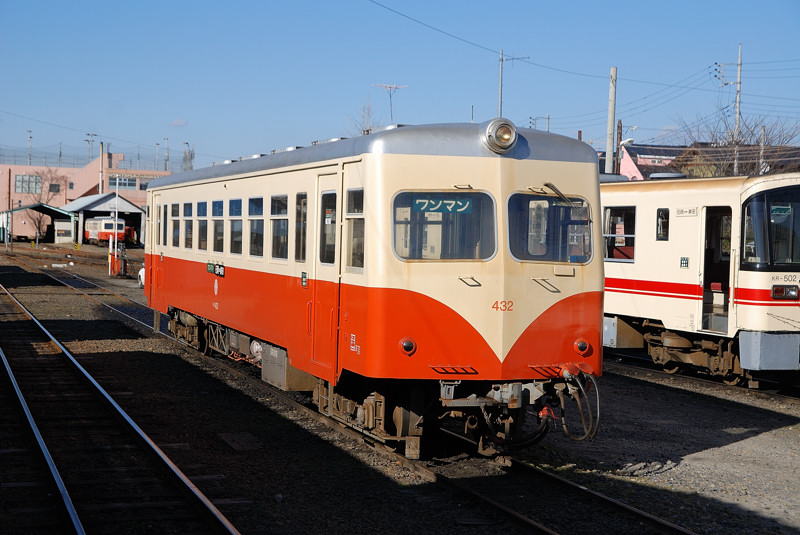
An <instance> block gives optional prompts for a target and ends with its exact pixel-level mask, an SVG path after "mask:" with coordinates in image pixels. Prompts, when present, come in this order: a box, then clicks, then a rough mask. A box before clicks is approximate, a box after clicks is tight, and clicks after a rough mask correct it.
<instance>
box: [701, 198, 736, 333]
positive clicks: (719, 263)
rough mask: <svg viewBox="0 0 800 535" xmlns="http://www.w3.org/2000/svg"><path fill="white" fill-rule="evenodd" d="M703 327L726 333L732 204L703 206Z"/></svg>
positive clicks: (706, 329)
mask: <svg viewBox="0 0 800 535" xmlns="http://www.w3.org/2000/svg"><path fill="white" fill-rule="evenodd" d="M703 211H704V221H703V223H704V224H703V226H704V231H703V232H704V238H705V239H704V259H703V275H702V277H703V305H702V306H703V310H702V316H701V317H702V330H704V331H711V332H718V333H727V332H728V310H729V308H730V287H731V284H730V283H731V274H730V272H731V207H730V206H706V207H705V208H704V210H703Z"/></svg>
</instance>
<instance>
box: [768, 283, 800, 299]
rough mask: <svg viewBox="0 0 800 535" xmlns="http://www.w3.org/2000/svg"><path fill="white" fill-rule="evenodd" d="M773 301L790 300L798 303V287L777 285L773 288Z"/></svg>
mask: <svg viewBox="0 0 800 535" xmlns="http://www.w3.org/2000/svg"><path fill="white" fill-rule="evenodd" d="M772 298H773V299H788V300H793V301H797V300H798V298H800V292H798V288H797V286H794V285H791V284H776V285H775V286H773V287H772Z"/></svg>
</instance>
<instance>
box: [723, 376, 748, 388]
mask: <svg viewBox="0 0 800 535" xmlns="http://www.w3.org/2000/svg"><path fill="white" fill-rule="evenodd" d="M745 381H746V379H745V378H744V377H742V376H741V375H736V374H733V373H731V374H728V375H726V376H724V377H723V378H722V382H723V383H725V384H726V385H728V386H740V385H743V384H744V382H745Z"/></svg>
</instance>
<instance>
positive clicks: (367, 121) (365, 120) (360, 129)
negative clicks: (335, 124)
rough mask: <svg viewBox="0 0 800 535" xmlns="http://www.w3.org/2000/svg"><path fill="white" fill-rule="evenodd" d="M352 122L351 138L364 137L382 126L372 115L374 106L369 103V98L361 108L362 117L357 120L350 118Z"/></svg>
mask: <svg viewBox="0 0 800 535" xmlns="http://www.w3.org/2000/svg"><path fill="white" fill-rule="evenodd" d="M350 122H351V123H352V124H353V130H352V131H351V133H350V135H351V136H363V135H365V134H368V133H370V132H371V131H373V130H375V129H376V128H380V127H381V126H382V125H381V124H380V122H379V121H377V120H376V119H375V118H374V117H373V115H372V104H370V102H369V97H367V101H366V102H365V103H364V104H363V105H362V106H361V116H360V117H356V118H353V117H350Z"/></svg>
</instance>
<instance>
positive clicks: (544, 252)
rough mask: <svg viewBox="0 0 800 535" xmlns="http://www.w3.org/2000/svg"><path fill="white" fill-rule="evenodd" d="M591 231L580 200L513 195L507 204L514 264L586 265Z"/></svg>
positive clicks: (590, 249)
mask: <svg viewBox="0 0 800 535" xmlns="http://www.w3.org/2000/svg"><path fill="white" fill-rule="evenodd" d="M590 230H591V225H590V224H589V205H588V204H587V203H586V201H585V200H583V199H578V198H570V199H567V198H563V199H562V198H560V197H554V196H551V195H536V194H528V193H516V194H514V195H512V196H511V198H510V199H509V201H508V240H509V247H510V249H511V254H512V255H513V256H514V258H516V259H517V260H521V261H541V262H573V263H586V262H588V261H589V259H590V258H591V257H592V240H591V233H590Z"/></svg>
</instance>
